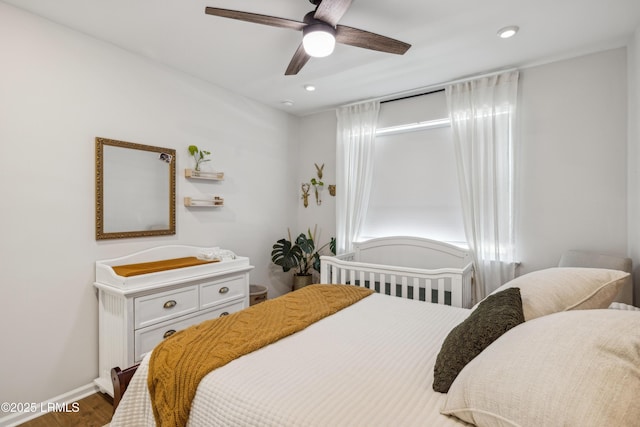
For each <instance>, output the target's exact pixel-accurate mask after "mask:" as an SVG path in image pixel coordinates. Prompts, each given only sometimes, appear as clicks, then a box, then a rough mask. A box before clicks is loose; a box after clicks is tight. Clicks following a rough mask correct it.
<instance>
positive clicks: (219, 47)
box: [2, 0, 640, 115]
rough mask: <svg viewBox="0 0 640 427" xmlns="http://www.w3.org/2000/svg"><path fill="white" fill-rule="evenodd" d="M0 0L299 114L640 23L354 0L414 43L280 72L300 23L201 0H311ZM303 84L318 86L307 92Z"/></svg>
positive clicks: (501, 2) (272, 9) (559, 4)
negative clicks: (271, 20) (215, 10)
mask: <svg viewBox="0 0 640 427" xmlns="http://www.w3.org/2000/svg"><path fill="white" fill-rule="evenodd" d="M2 1H4V2H5V3H9V4H12V5H14V6H16V7H20V8H22V9H25V10H28V11H31V12H33V13H35V14H37V15H40V16H43V17H45V18H48V19H50V20H51V21H54V22H57V23H60V24H62V25H65V26H68V27H70V28H73V29H75V30H78V31H80V32H82V33H85V34H89V35H91V36H94V37H96V38H98V39H102V40H105V41H108V42H110V43H113V44H114V45H117V46H120V47H122V48H124V49H127V50H129V51H132V52H135V53H138V54H140V55H143V56H145V57H148V58H151V59H153V60H155V61H158V62H160V63H163V64H166V65H168V66H171V67H173V68H175V69H178V70H182V71H184V72H186V73H188V74H190V75H192V76H196V77H199V78H202V79H204V80H207V81H209V82H211V83H214V84H216V85H218V86H221V87H224V88H227V89H229V90H232V91H234V92H237V93H240V94H242V95H245V96H247V97H249V98H252V99H255V100H257V101H260V102H262V103H264V104H267V105H270V106H273V107H275V108H279V109H282V110H285V111H288V112H291V113H293V114H297V115H306V114H310V113H313V112H317V111H322V110H326V109H328V108H332V107H335V106H337V105H341V104H345V103H349V102H354V101H359V100H364V99H370V98H377V97H382V96H385V95H388V94H393V93H398V92H404V91H410V90H413V89H416V88H423V87H428V86H432V85H437V84H440V83H444V82H447V81H451V80H456V79H460V78H464V77H468V76H471V75H474V74H481V73H486V72H492V71H495V70H499V69H503V68H510V67H514V66H515V67H518V66H525V65H531V64H536V63H542V62H546V61H549V60H553V59H558V58H563V57H568V56H574V55H579V54H583V53H588V52H592V51H597V50H601V49H606V48H611V47H618V46H624V45H625V44H626V42H627V41H628V40H629V38H630V36H631V34H632V33H633V32H634V30H635V29H637V28H640V0H485V1H477V0H476V1H473V0H396V1H388V0H354V1H353V3H352V5H351V7H350V9H349V10H348V11H347V13H346V14H345V15H344V17H343V18H342V19H341V20H340V24H342V25H348V26H351V27H356V28H360V29H363V30H367V31H370V32H374V33H379V34H382V35H385V36H388V37H392V38H395V39H399V40H402V41H405V42H407V43H410V44H412V47H411V49H409V51H408V52H407V53H406V54H405V55H404V56H398V55H392V54H387V53H380V52H374V51H369V50H365V49H360V48H356V47H352V46H346V45H337V46H336V50H335V52H334V53H333V55H331V56H329V57H327V58H312V59H311V60H310V61H309V62H308V63H307V65H306V66H305V67H304V68H303V69H302V71H300V73H299V74H298V75H296V76H285V75H284V71H285V69H286V67H287V65H288V63H289V61H290V59H291V57H292V55H293V53H294V52H295V50H296V48H297V47H298V45H299V44H300V41H301V37H302V35H301V33H299V32H296V31H293V30H288V29H281V28H275V27H269V26H264V25H258V24H252V23H247V22H241V21H237V20H232V19H225V18H220V17H215V16H210V15H206V14H205V13H204V9H205V7H206V6H214V7H222V8H227V9H235V10H241V11H246V12H254V13H260V14H264V15H272V16H279V17H283V18H288V19H294V20H298V21H301V20H302V17H303V16H304V15H305V14H306V13H307V12H309V11H311V10H313V8H314V6H313V5H312V4H311V3H309V1H308V0H269V1H264V0H108V1H105V0H55V1H52V0H2ZM507 25H518V26H520V32H519V34H518V35H517V36H516V37H514V38H512V39H508V40H502V39H500V38H498V37H497V36H496V32H497V30H498V29H499V28H501V27H504V26H507ZM305 84H313V85H315V86H316V87H317V90H316V91H315V92H311V93H310V92H306V91H305V90H304V88H303V86H304V85H305ZM283 100H291V101H293V102H294V105H293V106H290V107H287V106H285V105H283V104H282V101H283Z"/></svg>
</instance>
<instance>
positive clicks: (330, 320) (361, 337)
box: [111, 294, 469, 427]
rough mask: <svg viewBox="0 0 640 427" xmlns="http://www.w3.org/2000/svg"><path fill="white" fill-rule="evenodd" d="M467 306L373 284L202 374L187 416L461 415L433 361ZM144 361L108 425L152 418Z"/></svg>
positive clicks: (429, 421)
mask: <svg viewBox="0 0 640 427" xmlns="http://www.w3.org/2000/svg"><path fill="white" fill-rule="evenodd" d="M468 313H469V310H466V309H461V308H455V307H447V306H441V305H436V304H425V303H424V302H419V301H414V300H407V299H403V298H395V297H390V296H386V295H380V294H374V295H371V296H369V297H367V298H365V299H364V300H362V301H360V302H358V303H356V304H354V305H353V306H350V307H348V308H346V309H344V310H342V311H340V312H338V313H336V314H334V315H332V316H330V317H327V318H325V319H322V320H320V321H319V322H317V323H315V324H313V325H311V326H310V327H308V328H307V329H305V330H303V331H301V332H298V333H296V334H294V335H292V336H289V337H287V338H284V339H282V340H280V341H278V342H277V343H274V344H271V345H269V346H267V347H264V348H262V349H260V350H257V351H255V352H253V353H250V354H248V355H245V356H243V357H240V358H239V359H236V360H234V361H233V362H231V363H229V364H227V365H225V366H223V367H221V368H219V369H217V370H215V371H213V372H212V373H210V374H209V375H207V376H206V377H205V378H204V379H203V380H202V382H201V383H200V385H199V387H198V392H197V394H196V397H195V399H194V401H193V405H192V409H191V415H190V418H189V423H188V425H189V426H194V427H196V426H216V425H217V426H246V425H261V426H294V425H295V426H327V425H332V426H346V425H351V426H353V425H367V426H376V425H379V426H387V425H395V426H424V425H437V426H442V427H447V426H460V425H466V424H465V423H462V422H460V421H459V420H457V419H454V418H450V417H447V416H445V415H441V414H440V412H439V409H440V407H441V405H442V403H443V400H444V396H445V395H443V394H440V393H436V392H434V391H433V389H432V383H433V365H434V363H435V359H436V356H437V354H438V351H439V350H440V346H441V344H442V341H443V340H444V338H445V337H446V335H447V333H448V332H449V331H450V330H451V329H452V328H453V327H454V326H456V325H457V324H458V323H460V322H461V321H462V320H464V319H465V318H466V317H467V315H468ZM147 360H148V358H145V360H144V361H143V362H142V364H141V366H140V368H139V369H138V372H137V373H136V376H135V377H134V379H133V380H132V382H131V384H130V386H129V388H128V390H127V393H126V394H125V396H124V399H123V400H122V402H121V403H120V406H119V407H118V410H117V412H116V414H115V416H114V418H113V420H112V423H111V426H112V427H117V426H130V425H154V419H153V412H152V409H151V405H150V400H149V396H148V393H147V387H146V375H147V367H148V365H147V363H148V362H147Z"/></svg>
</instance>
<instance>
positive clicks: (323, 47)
mask: <svg viewBox="0 0 640 427" xmlns="http://www.w3.org/2000/svg"><path fill="white" fill-rule="evenodd" d="M302 34H303V36H302V45H303V46H304V51H305V52H307V54H308V55H309V56H313V57H316V58H322V57H325V56H329V55H331V53H333V49H334V48H335V46H336V36H335V34H336V31H335V30H334V29H333V27H331V26H330V25H326V24H312V25H307V26H306V27H304V29H303V30H302Z"/></svg>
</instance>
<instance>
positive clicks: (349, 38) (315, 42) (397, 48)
mask: <svg viewBox="0 0 640 427" xmlns="http://www.w3.org/2000/svg"><path fill="white" fill-rule="evenodd" d="M309 2H310V3H311V4H313V5H315V6H316V9H315V11H313V12H309V13H307V14H306V15H305V16H304V18H303V20H302V22H299V21H294V20H292V19H285V18H278V17H275V16H268V15H260V14H257V13H250V12H241V11H238V10H229V9H220V8H217V7H207V8H206V9H205V13H206V14H208V15H215V16H221V17H224V18H231V19H238V20H240V21H248V22H253V23H255V24H263V25H270V26H272V27H280V28H289V29H291V30H298V31H302V34H303V37H302V43H301V44H300V46H298V50H296V52H295V53H294V54H293V58H292V59H291V62H290V63H289V66H288V67H287V70H286V71H285V73H284V74H285V75H287V76H289V75H294V74H298V72H299V71H300V70H301V69H302V67H304V65H305V64H306V63H307V61H309V59H310V58H311V57H312V56H314V57H323V56H328V55H330V54H331V53H332V52H333V48H334V46H335V43H336V42H338V43H342V44H347V45H351V46H357V47H361V48H364V49H371V50H377V51H380V52H388V53H395V54H397V55H403V54H404V53H405V52H406V51H407V50H409V48H410V47H411V45H410V44H408V43H405V42H401V41H399V40H395V39H392V38H389V37H385V36H382V35H380V34H375V33H370V32H368V31H364V30H359V29H357V28H352V27H347V26H345V25H337V24H338V21H339V20H340V18H342V16H343V15H344V14H345V12H346V11H347V9H349V6H351V2H352V0H309Z"/></svg>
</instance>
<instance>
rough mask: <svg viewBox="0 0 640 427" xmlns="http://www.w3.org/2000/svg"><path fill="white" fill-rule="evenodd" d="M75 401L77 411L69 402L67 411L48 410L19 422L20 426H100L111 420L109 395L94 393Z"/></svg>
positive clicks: (111, 408)
mask: <svg viewBox="0 0 640 427" xmlns="http://www.w3.org/2000/svg"><path fill="white" fill-rule="evenodd" d="M77 403H78V405H77V408H78V410H77V412H73V410H74V406H72V404H71V405H69V406H68V412H49V413H47V414H45V415H42V416H41V417H38V418H35V419H33V420H31V421H27V422H26V423H23V424H20V427H75V426H82V427H102V426H103V425H105V424H107V423H108V422H109V421H111V416H112V415H113V406H112V401H111V397H110V396H108V395H106V394H102V393H95V394H92V395H91V396H88V397H85V398H84V399H81V400H79V401H78V402H77Z"/></svg>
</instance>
